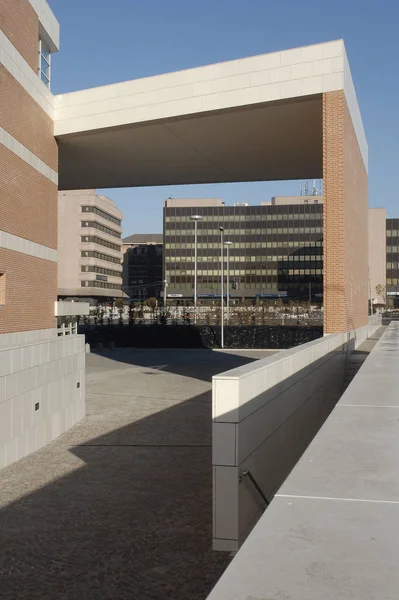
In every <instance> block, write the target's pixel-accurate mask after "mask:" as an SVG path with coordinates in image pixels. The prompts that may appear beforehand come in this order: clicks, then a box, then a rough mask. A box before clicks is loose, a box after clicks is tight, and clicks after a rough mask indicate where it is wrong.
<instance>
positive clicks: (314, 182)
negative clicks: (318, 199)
mask: <svg viewBox="0 0 399 600" xmlns="http://www.w3.org/2000/svg"><path fill="white" fill-rule="evenodd" d="M312 196H317V187H316V179H313V186H312Z"/></svg>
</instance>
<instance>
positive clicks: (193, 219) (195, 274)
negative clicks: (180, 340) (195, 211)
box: [190, 215, 203, 323]
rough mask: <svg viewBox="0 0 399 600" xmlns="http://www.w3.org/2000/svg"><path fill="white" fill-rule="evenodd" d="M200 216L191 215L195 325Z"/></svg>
mask: <svg viewBox="0 0 399 600" xmlns="http://www.w3.org/2000/svg"><path fill="white" fill-rule="evenodd" d="M202 219H203V217H201V216H200V215H191V217H190V221H194V323H196V322H197V229H198V221H202Z"/></svg>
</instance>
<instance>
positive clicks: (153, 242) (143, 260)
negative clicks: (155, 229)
mask: <svg viewBox="0 0 399 600" xmlns="http://www.w3.org/2000/svg"><path fill="white" fill-rule="evenodd" d="M162 250H163V235H162V234H161V233H134V234H133V235H129V236H128V237H126V238H124V239H123V240H122V253H123V291H124V292H125V294H126V295H127V296H129V298H130V299H131V300H132V301H133V302H144V301H146V300H148V298H151V297H154V298H159V296H160V292H161V290H162V288H163V278H162Z"/></svg>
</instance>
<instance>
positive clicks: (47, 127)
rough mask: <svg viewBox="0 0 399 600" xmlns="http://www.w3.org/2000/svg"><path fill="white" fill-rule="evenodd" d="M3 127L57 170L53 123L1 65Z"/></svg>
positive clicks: (0, 109) (0, 108) (0, 112)
mask: <svg viewBox="0 0 399 600" xmlns="http://www.w3.org/2000/svg"><path fill="white" fill-rule="evenodd" d="M0 115H1V126H2V127H4V129H6V130H7V131H8V133H9V134H10V135H12V136H13V137H14V138H15V139H17V140H18V141H19V142H20V143H21V144H23V145H24V146H26V148H28V150H30V151H31V152H33V154H35V155H36V156H37V157H38V158H40V159H41V160H42V161H43V162H45V163H46V164H47V165H48V166H49V167H51V168H52V169H54V171H57V170H58V148H57V142H56V141H55V138H54V122H53V120H52V119H51V117H49V116H48V114H47V113H46V112H45V111H44V110H43V109H42V108H41V107H40V106H39V105H38V104H37V103H36V102H35V101H34V100H33V98H32V97H31V96H30V95H29V94H28V92H26V91H25V90H24V88H23V87H22V85H20V84H19V83H18V82H17V81H16V79H14V77H13V76H12V75H10V73H9V72H8V71H7V69H5V68H4V67H3V66H0Z"/></svg>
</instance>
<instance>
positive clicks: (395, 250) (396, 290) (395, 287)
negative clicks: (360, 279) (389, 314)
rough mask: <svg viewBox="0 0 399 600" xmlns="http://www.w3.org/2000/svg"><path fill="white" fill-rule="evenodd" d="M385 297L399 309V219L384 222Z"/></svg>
mask: <svg viewBox="0 0 399 600" xmlns="http://www.w3.org/2000/svg"><path fill="white" fill-rule="evenodd" d="M386 251H387V253H386V257H387V258H386V295H387V297H388V298H389V297H392V298H393V302H392V303H391V305H393V307H394V308H399V219H387V220H386Z"/></svg>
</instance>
